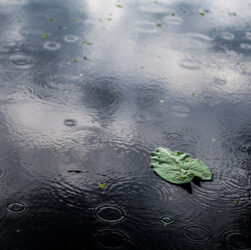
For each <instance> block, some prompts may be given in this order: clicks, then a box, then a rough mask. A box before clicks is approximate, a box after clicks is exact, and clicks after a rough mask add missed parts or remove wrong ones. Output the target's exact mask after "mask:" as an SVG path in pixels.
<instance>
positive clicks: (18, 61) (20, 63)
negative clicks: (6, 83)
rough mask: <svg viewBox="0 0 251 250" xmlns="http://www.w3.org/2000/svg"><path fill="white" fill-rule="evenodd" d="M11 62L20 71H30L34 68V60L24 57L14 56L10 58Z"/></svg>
mask: <svg viewBox="0 0 251 250" xmlns="http://www.w3.org/2000/svg"><path fill="white" fill-rule="evenodd" d="M10 62H11V63H12V64H14V66H15V67H16V68H19V69H29V68H32V67H33V66H34V59H33V58H32V57H29V56H24V55H14V56H11V57H10Z"/></svg>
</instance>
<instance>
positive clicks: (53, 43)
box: [44, 41, 61, 50]
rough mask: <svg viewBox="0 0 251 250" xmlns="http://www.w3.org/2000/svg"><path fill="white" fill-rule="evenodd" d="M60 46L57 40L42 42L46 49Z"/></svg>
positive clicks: (56, 48) (55, 48)
mask: <svg viewBox="0 0 251 250" xmlns="http://www.w3.org/2000/svg"><path fill="white" fill-rule="evenodd" d="M60 47H61V45H60V44H59V43H57V42H51V41H47V42H45V43H44V48H45V49H47V50H58V49H60Z"/></svg>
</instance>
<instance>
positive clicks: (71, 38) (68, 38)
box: [64, 35, 79, 43]
mask: <svg viewBox="0 0 251 250" xmlns="http://www.w3.org/2000/svg"><path fill="white" fill-rule="evenodd" d="M64 40H65V41H66V42H67V43H74V42H76V41H78V40H79V37H78V36H74V35H66V36H65V37H64Z"/></svg>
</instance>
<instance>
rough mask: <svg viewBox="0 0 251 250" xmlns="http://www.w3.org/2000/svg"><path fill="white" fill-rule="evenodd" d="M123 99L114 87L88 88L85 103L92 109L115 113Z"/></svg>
mask: <svg viewBox="0 0 251 250" xmlns="http://www.w3.org/2000/svg"><path fill="white" fill-rule="evenodd" d="M121 99H122V98H121V95H120V93H119V92H118V91H117V90H115V88H114V87H105V86H104V87H99V86H92V87H89V86H87V88H86V89H85V97H84V99H83V102H84V104H85V105H86V107H87V108H90V109H94V110H108V109H109V110H110V111H113V110H114V109H116V108H117V107H118V106H119V104H120V102H121Z"/></svg>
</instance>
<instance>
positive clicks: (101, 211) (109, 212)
mask: <svg viewBox="0 0 251 250" xmlns="http://www.w3.org/2000/svg"><path fill="white" fill-rule="evenodd" d="M95 216H96V217H97V218H98V219H99V220H100V221H102V222H108V223H119V222H121V221H123V220H124V219H125V216H126V211H125V210H124V209H123V208H121V207H119V206H117V205H113V204H102V205H99V206H97V207H96V208H95Z"/></svg>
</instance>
